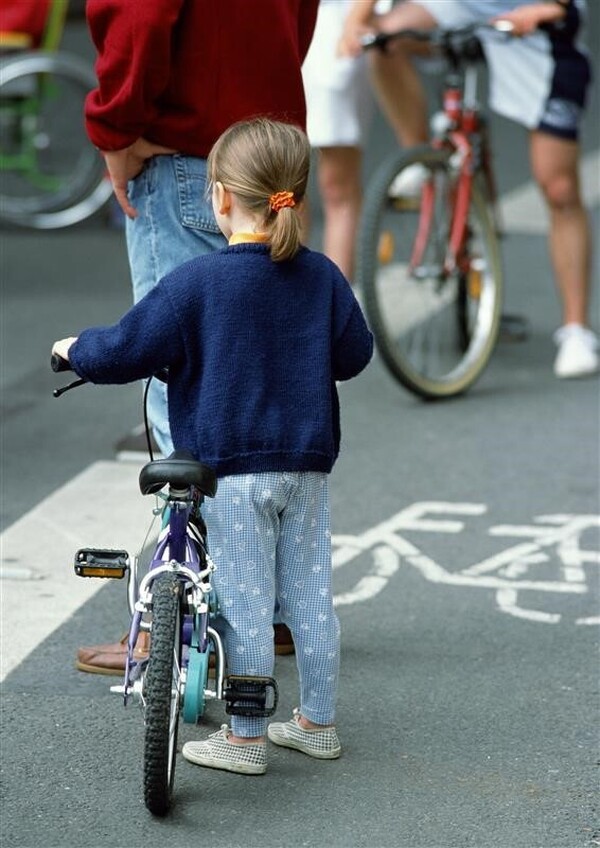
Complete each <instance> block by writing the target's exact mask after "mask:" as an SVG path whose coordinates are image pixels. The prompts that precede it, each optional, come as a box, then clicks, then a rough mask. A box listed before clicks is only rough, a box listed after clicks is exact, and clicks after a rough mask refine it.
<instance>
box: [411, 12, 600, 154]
mask: <svg viewBox="0 0 600 848" xmlns="http://www.w3.org/2000/svg"><path fill="white" fill-rule="evenodd" d="M413 1H414V2H415V4H416V5H418V6H422V7H423V8H425V9H427V11H428V12H429V13H430V14H431V15H432V16H433V17H434V18H435V19H436V21H437V22H438V24H439V26H441V27H443V28H447V29H451V28H454V27H461V26H467V25H468V24H472V23H478V22H481V23H485V22H486V21H489V20H490V18H493V17H495V16H497V15H501V14H502V12H506V11H508V10H509V9H513V8H516V7H517V6H520V5H522V3H523V0H413ZM585 9H586V6H585V0H575V4H574V8H573V10H572V14H573V15H574V16H575V20H576V23H575V28H576V29H577V27H578V26H579V18H583V16H584V15H585ZM479 35H480V39H481V42H482V44H483V47H484V50H485V56H486V60H487V64H488V67H489V69H490V73H489V79H490V94H489V100H490V107H491V108H492V109H493V110H494V111H495V112H497V113H498V114H500V115H503V116H504V117H506V118H510V119H512V120H514V121H517V122H518V123H519V124H522V125H523V126H525V127H527V129H530V130H535V129H539V130H541V131H543V132H546V133H548V134H550V135H554V136H556V137H558V138H564V139H568V140H573V139H576V138H577V135H578V131H579V124H580V122H581V117H582V114H583V109H584V105H585V98H586V92H587V88H588V85H589V82H590V79H591V72H590V65H589V60H588V58H587V55H586V52H585V50H584V49H583V47H582V46H581V45H579V44H578V43H577V41H576V38H575V37H573V38H572V39H567V40H566V41H565V40H563V39H561V38H560V37H558V36H551V35H550V32H549V31H538V32H536V33H534V34H533V35H529V36H527V37H526V38H505V37H504V36H501V35H498V34H496V33H494V32H491V31H486V30H481V32H480V33H479Z"/></svg>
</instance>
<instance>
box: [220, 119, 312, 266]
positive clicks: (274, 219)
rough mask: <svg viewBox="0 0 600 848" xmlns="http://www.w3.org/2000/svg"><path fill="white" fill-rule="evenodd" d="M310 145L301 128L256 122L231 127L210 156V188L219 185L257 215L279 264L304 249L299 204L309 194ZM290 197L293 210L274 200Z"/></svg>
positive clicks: (254, 120)
mask: <svg viewBox="0 0 600 848" xmlns="http://www.w3.org/2000/svg"><path fill="white" fill-rule="evenodd" d="M309 166H310V144H309V141H308V139H307V137H306V135H305V133H303V132H302V130H300V129H299V128H298V127H296V126H293V125H292V124H284V123H281V122H279V121H271V120H269V119H268V118H255V119H253V120H249V121H240V122H239V123H237V124H233V126H231V127H229V129H228V130H226V131H225V132H224V133H223V134H222V135H221V137H220V138H219V139H218V140H217V142H216V143H215V145H214V146H213V148H212V150H211V151H210V154H209V156H208V176H209V180H210V184H211V185H214V183H216V182H221V183H223V185H224V186H225V188H227V189H228V190H229V191H231V192H232V193H233V194H235V195H236V196H237V197H238V198H239V200H240V201H241V203H242V204H243V205H244V206H245V207H246V208H247V209H248V210H249V211H250V212H254V213H259V218H260V221H261V226H262V227H263V228H264V232H265V233H266V234H267V236H268V238H269V242H270V245H271V258H272V259H273V260H274V261H275V262H281V261H283V260H285V259H291V258H292V257H293V256H295V254H296V253H297V252H298V250H299V248H300V237H301V221H300V217H299V215H298V211H297V210H298V204H299V203H300V202H301V201H302V199H303V198H304V195H305V193H306V184H307V181H308V171H309ZM282 192H286V193H290V194H291V197H290V199H289V203H290V205H284V206H281V205H280V204H278V203H277V201H274V206H275V207H278V208H273V207H272V205H271V202H272V201H271V198H272V197H273V196H274V195H279V194H280V193H282Z"/></svg>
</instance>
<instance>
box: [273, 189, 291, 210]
mask: <svg viewBox="0 0 600 848" xmlns="http://www.w3.org/2000/svg"><path fill="white" fill-rule="evenodd" d="M295 205H296V201H295V200H294V192H293V191H277V192H275V194H272V195H271V197H270V198H269V206H270V207H271V209H272V210H273V212H279V210H280V209H284V208H285V207H286V206H295Z"/></svg>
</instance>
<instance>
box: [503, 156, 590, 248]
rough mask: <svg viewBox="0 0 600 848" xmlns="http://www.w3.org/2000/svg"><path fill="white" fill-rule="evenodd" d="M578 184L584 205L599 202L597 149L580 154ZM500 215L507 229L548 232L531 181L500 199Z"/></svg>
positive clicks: (544, 213) (544, 211) (545, 216)
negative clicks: (582, 155) (585, 154)
mask: <svg viewBox="0 0 600 848" xmlns="http://www.w3.org/2000/svg"><path fill="white" fill-rule="evenodd" d="M580 173H581V187H582V191H583V200H584V203H585V205H586V206H587V208H588V209H592V208H594V207H596V206H598V205H599V204H600V176H599V175H600V151H599V150H595V151H594V152H593V153H589V154H588V155H587V156H584V157H583V159H582V162H581V170H580ZM500 215H501V220H502V223H503V229H504V231H505V232H507V233H516V234H521V235H523V234H526V233H532V234H538V235H541V234H545V233H547V232H548V212H547V209H546V205H545V203H544V201H543V200H542V196H541V194H540V190H539V188H538V187H537V185H536V184H535V183H533V182H528V183H526V184H525V185H523V186H519V188H516V189H513V191H509V192H507V193H506V194H504V195H503V196H502V198H501V199H500Z"/></svg>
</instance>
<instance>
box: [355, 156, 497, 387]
mask: <svg viewBox="0 0 600 848" xmlns="http://www.w3.org/2000/svg"><path fill="white" fill-rule="evenodd" d="M411 165H419V166H421V168H422V169H423V174H425V175H426V177H425V179H424V184H425V183H426V182H427V181H429V182H430V184H431V188H430V189H428V191H429V200H430V201H431V204H432V205H431V211H430V214H429V215H427V214H425V211H424V204H425V203H426V202H427V201H426V200H424V195H423V194H421V193H419V192H417V194H416V195H415V196H400V197H393V196H392V194H393V188H392V184H393V183H394V181H395V180H396V178H397V177H398V175H399V174H402V172H403V171H405V169H406V168H408V167H409V166H411ZM455 188H456V174H455V172H454V170H453V168H452V164H451V151H448V150H433V149H431V148H429V147H423V148H419V149H417V150H415V151H412V152H409V153H401V154H399V155H396V156H394V157H392V158H391V159H390V160H388V161H387V162H385V163H384V164H383V165H382V167H381V168H380V169H379V171H378V172H377V173H376V175H375V177H374V178H373V181H372V183H371V185H370V187H369V190H368V192H367V196H366V198H365V204H364V212H363V219H362V226H361V234H360V241H359V254H358V274H357V279H358V282H359V284H360V286H361V287H362V290H363V295H364V303H365V311H366V313H367V318H368V320H369V323H370V325H371V329H372V331H373V334H374V336H375V341H376V344H377V347H378V350H379V352H380V354H381V357H382V360H383V362H384V364H385V365H386V367H387V368H388V370H389V371H390V373H391V374H392V375H393V376H394V377H395V378H396V379H397V380H399V381H400V382H401V383H402V385H404V386H405V387H406V388H408V389H409V390H410V391H412V392H413V393H415V394H417V395H419V396H421V397H424V398H431V399H434V398H447V397H452V396H454V395H458V394H461V393H462V392H464V391H466V389H468V388H469V387H470V386H471V385H472V384H473V383H474V382H475V380H476V379H477V378H478V377H479V376H480V374H481V373H482V371H483V369H484V368H485V366H486V365H487V363H488V361H489V359H490V356H491V354H492V351H493V349H494V345H495V343H496V340H497V336H498V330H499V323H500V313H501V299H502V275H501V266H500V259H499V252H498V246H497V239H496V235H495V231H494V228H493V225H492V221H491V218H490V215H489V212H488V210H487V206H486V203H485V200H484V197H483V195H482V193H481V191H480V189H479V187H478V185H477V183H476V182H474V183H473V186H472V192H471V203H470V209H469V218H468V232H469V238H468V240H467V242H466V243H465V250H464V251H462V252H461V255H460V256H459V262H458V263H457V268H456V269H455V270H454V271H453V272H451V273H448V272H447V269H445V262H446V257H447V254H448V238H449V231H450V217H451V216H450V210H451V208H452V198H453V197H454V196H455V194H454V192H455ZM391 191H392V194H391V193H390V192H391Z"/></svg>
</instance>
